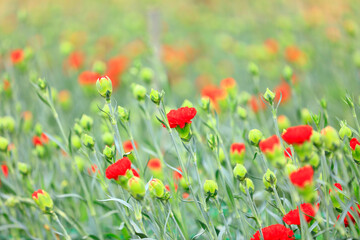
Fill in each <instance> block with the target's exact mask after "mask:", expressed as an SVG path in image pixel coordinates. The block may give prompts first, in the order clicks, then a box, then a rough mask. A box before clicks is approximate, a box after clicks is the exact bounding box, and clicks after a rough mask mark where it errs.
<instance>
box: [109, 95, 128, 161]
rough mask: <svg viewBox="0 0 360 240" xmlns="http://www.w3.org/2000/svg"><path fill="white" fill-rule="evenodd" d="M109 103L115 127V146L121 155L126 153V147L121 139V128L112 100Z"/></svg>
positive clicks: (112, 123) (111, 118)
mask: <svg viewBox="0 0 360 240" xmlns="http://www.w3.org/2000/svg"><path fill="white" fill-rule="evenodd" d="M107 104H108V107H109V109H110V122H111V125H112V127H113V132H114V140H115V147H116V150H117V151H118V153H119V154H120V156H122V154H123V153H124V149H123V145H122V141H121V137H120V133H119V128H118V126H117V121H116V118H115V114H114V110H113V109H112V107H111V100H109V101H108V102H107Z"/></svg>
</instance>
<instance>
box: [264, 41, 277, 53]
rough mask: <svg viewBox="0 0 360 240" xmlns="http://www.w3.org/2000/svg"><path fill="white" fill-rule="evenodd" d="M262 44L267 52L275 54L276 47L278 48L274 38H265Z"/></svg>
mask: <svg viewBox="0 0 360 240" xmlns="http://www.w3.org/2000/svg"><path fill="white" fill-rule="evenodd" d="M264 45H265V47H266V49H267V50H268V52H269V53H272V54H275V53H277V51H278V49H279V45H278V43H277V41H276V40H274V39H271V38H269V39H266V40H265V42H264Z"/></svg>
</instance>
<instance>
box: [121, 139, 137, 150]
mask: <svg viewBox="0 0 360 240" xmlns="http://www.w3.org/2000/svg"><path fill="white" fill-rule="evenodd" d="M134 144H135V147H136V148H138V144H137V142H135V141H134ZM123 148H124V151H125V152H131V151H133V150H134V147H133V145H132V143H131V141H130V140H127V141H125V142H123Z"/></svg>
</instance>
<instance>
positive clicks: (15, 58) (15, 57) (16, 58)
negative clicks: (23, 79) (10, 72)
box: [11, 49, 24, 64]
mask: <svg viewBox="0 0 360 240" xmlns="http://www.w3.org/2000/svg"><path fill="white" fill-rule="evenodd" d="M23 60H24V51H23V50H22V49H15V50H14V51H12V52H11V62H12V63H13V64H17V63H20V62H22V61H23Z"/></svg>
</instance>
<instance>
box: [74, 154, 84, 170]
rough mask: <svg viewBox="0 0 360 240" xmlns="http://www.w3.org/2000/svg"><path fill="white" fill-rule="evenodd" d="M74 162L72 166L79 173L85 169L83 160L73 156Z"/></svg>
mask: <svg viewBox="0 0 360 240" xmlns="http://www.w3.org/2000/svg"><path fill="white" fill-rule="evenodd" d="M74 161H75V164H74V166H76V167H77V168H78V169H79V171H80V172H81V171H83V170H84V167H85V160H84V159H83V158H82V157H80V156H75V157H74Z"/></svg>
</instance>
